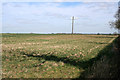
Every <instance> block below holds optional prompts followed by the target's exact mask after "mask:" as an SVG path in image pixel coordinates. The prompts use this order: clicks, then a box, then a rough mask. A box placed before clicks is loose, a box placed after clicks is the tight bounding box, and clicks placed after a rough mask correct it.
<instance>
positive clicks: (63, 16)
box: [3, 2, 117, 33]
mask: <svg viewBox="0 0 120 80" xmlns="http://www.w3.org/2000/svg"><path fill="white" fill-rule="evenodd" d="M116 11H117V3H111V2H110V3H106V2H104V3H103V2H102V3H98V2H84V3H83V2H79V3H78V2H56V3H55V2H54V3H45V2H40V3H36V2H19V3H18V2H14V3H3V32H42V33H48V32H71V17H72V16H75V17H76V20H75V28H74V31H75V32H108V33H110V32H113V31H115V30H111V29H110V28H109V25H108V22H109V21H111V20H114V17H113V16H114V14H115V12H116Z"/></svg>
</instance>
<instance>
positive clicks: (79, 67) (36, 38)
mask: <svg viewBox="0 0 120 80" xmlns="http://www.w3.org/2000/svg"><path fill="white" fill-rule="evenodd" d="M116 37H117V36H115V35H78V34H74V35H70V34H66V35H62V34H59V35H58V34H56V35H55V34H53V35H52V34H44V35H42V34H3V35H2V72H3V73H2V74H3V75H2V77H3V78H77V77H80V76H81V75H82V73H83V72H85V71H86V70H87V69H88V68H89V66H90V65H92V62H89V61H90V60H91V59H93V58H96V57H97V56H98V55H99V54H101V51H102V53H104V54H107V53H108V49H109V48H106V46H108V45H110V44H111V43H112V42H113V40H114V39H115V38H116ZM105 48H106V49H105ZM103 50H104V51H103Z"/></svg>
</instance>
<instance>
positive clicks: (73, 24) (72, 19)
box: [72, 16, 74, 34]
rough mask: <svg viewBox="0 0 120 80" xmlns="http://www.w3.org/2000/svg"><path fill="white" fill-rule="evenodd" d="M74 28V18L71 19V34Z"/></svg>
mask: <svg viewBox="0 0 120 80" xmlns="http://www.w3.org/2000/svg"><path fill="white" fill-rule="evenodd" d="M73 27H74V16H73V17H72V34H73V29H74V28H73Z"/></svg>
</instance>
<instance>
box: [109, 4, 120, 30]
mask: <svg viewBox="0 0 120 80" xmlns="http://www.w3.org/2000/svg"><path fill="white" fill-rule="evenodd" d="M114 17H115V18H116V20H115V21H112V22H110V26H111V27H113V28H116V29H118V30H120V2H119V3H118V11H117V12H116V14H115V16H114Z"/></svg>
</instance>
